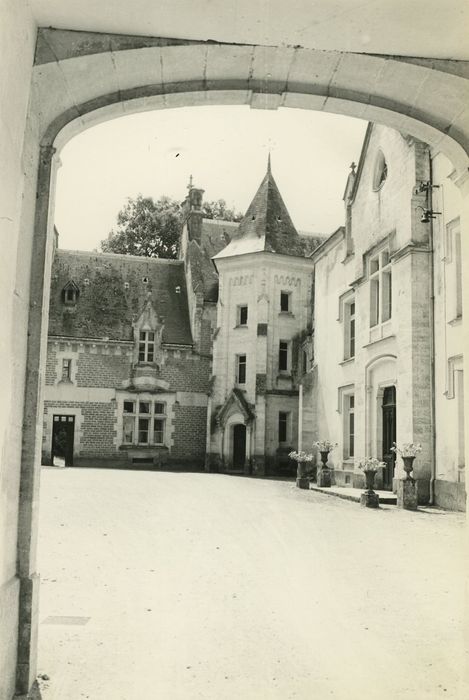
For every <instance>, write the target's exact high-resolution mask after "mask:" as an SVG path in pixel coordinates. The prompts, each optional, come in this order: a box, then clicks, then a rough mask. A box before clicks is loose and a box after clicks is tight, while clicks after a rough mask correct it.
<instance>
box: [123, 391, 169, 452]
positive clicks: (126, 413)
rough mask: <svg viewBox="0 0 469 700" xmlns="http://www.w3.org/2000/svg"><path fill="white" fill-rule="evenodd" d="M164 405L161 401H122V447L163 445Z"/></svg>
mask: <svg viewBox="0 0 469 700" xmlns="http://www.w3.org/2000/svg"><path fill="white" fill-rule="evenodd" d="M165 425H166V404H165V403H163V402H161V401H155V402H153V401H149V400H148V401H124V406H123V419H122V442H123V444H124V445H135V444H137V445H164V435H165Z"/></svg>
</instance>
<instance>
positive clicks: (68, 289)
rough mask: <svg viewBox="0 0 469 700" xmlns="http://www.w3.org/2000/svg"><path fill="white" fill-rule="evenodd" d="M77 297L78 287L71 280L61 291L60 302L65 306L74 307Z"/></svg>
mask: <svg viewBox="0 0 469 700" xmlns="http://www.w3.org/2000/svg"><path fill="white" fill-rule="evenodd" d="M79 296H80V289H79V287H78V285H76V284H75V282H74V281H73V280H70V281H69V282H67V284H66V285H65V287H64V288H63V289H62V301H63V303H64V304H65V306H75V305H76V303H77V301H78V297H79Z"/></svg>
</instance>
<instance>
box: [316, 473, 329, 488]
mask: <svg viewBox="0 0 469 700" xmlns="http://www.w3.org/2000/svg"><path fill="white" fill-rule="evenodd" d="M330 485H331V470H330V469H319V470H318V486H321V487H322V488H328V487H330Z"/></svg>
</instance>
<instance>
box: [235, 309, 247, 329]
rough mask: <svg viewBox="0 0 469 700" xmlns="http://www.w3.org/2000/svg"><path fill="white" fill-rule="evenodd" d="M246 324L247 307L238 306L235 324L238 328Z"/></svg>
mask: <svg viewBox="0 0 469 700" xmlns="http://www.w3.org/2000/svg"><path fill="white" fill-rule="evenodd" d="M247 322H248V307H247V306H246V305H243V306H238V315H237V319H236V323H237V325H238V326H246V325H247Z"/></svg>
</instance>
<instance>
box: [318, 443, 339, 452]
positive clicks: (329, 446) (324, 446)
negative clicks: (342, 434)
mask: <svg viewBox="0 0 469 700" xmlns="http://www.w3.org/2000/svg"><path fill="white" fill-rule="evenodd" d="M314 447H317V448H318V450H319V452H331V450H333V449H334V447H337V443H336V442H329V440H317V442H315V443H314Z"/></svg>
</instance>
